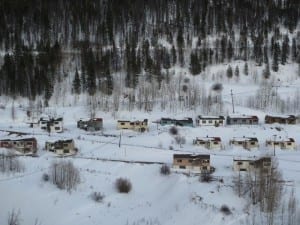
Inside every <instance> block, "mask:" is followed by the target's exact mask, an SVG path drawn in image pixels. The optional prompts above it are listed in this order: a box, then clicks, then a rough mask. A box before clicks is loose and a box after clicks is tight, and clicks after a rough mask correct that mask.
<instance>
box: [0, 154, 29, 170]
mask: <svg viewBox="0 0 300 225" xmlns="http://www.w3.org/2000/svg"><path fill="white" fill-rule="evenodd" d="M24 170H25V167H24V165H23V164H22V163H21V162H20V160H19V159H18V158H17V156H16V155H14V154H12V153H10V152H8V153H6V154H0V172H2V173H7V172H23V171H24Z"/></svg>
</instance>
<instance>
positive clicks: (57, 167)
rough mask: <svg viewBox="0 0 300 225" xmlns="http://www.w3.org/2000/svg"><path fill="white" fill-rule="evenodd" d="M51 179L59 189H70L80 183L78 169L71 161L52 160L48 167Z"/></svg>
mask: <svg viewBox="0 0 300 225" xmlns="http://www.w3.org/2000/svg"><path fill="white" fill-rule="evenodd" d="M50 174H51V180H52V182H53V184H55V185H56V186H57V187H58V188H59V189H66V190H67V191H71V190H72V189H75V188H76V186H77V185H78V184H79V183H80V173H79V170H78V169H77V168H76V167H75V166H74V165H73V163H72V162H71V161H68V162H66V161H59V162H53V163H52V165H51V168H50Z"/></svg>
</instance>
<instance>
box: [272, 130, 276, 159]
mask: <svg viewBox="0 0 300 225" xmlns="http://www.w3.org/2000/svg"><path fill="white" fill-rule="evenodd" d="M273 136H274V142H273V151H274V152H273V154H274V156H275V155H276V154H275V142H276V134H274V135H273Z"/></svg>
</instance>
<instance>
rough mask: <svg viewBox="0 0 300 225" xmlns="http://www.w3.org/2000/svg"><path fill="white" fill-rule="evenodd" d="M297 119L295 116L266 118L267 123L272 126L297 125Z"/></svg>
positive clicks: (268, 116) (269, 116)
mask: <svg viewBox="0 0 300 225" xmlns="http://www.w3.org/2000/svg"><path fill="white" fill-rule="evenodd" d="M296 121H297V118H296V116H294V115H288V116H271V115H266V116H265V123H266V124H272V123H280V124H296Z"/></svg>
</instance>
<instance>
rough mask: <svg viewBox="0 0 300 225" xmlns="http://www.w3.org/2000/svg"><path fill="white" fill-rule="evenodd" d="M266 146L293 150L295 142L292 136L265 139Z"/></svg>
mask: <svg viewBox="0 0 300 225" xmlns="http://www.w3.org/2000/svg"><path fill="white" fill-rule="evenodd" d="M266 146H267V147H269V148H272V149H274V148H275V149H276V148H278V149H282V150H295V149H296V142H295V140H294V138H287V139H279V140H271V139H269V140H266Z"/></svg>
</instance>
